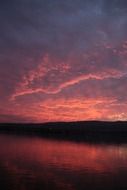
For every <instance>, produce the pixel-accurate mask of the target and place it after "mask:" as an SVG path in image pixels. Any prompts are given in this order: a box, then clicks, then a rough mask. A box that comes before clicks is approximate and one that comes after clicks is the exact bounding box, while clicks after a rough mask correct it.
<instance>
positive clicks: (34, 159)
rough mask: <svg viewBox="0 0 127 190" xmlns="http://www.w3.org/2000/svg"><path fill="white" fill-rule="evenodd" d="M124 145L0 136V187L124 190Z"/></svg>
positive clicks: (126, 165)
mask: <svg viewBox="0 0 127 190" xmlns="http://www.w3.org/2000/svg"><path fill="white" fill-rule="evenodd" d="M126 177H127V145H125V144H124V145H106V144H89V143H75V142H71V141H70V142H69V141H57V140H50V139H43V138H39V137H23V136H16V135H15V136H14V135H0V186H1V187H3V188H2V189H4V190H6V189H10V190H29V189H30V190H33V189H35V190H38V189H41V190H47V189H48V190H72V189H73V190H80V189H81V190H85V189H89V190H91V189H92V190H93V189H101V190H102V189H106V190H108V189H109V188H110V189H115V190H116V189H119V190H123V189H127V179H126Z"/></svg>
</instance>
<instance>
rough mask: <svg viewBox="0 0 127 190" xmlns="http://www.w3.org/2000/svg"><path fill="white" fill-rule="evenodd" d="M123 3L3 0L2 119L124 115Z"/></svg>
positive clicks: (126, 8)
mask: <svg viewBox="0 0 127 190" xmlns="http://www.w3.org/2000/svg"><path fill="white" fill-rule="evenodd" d="M126 89H127V1H126V0H94V1H93V0H36V1H35V0H11V1H10V0H1V1H0V122H49V121H77V120H107V121H115V120H127V95H126Z"/></svg>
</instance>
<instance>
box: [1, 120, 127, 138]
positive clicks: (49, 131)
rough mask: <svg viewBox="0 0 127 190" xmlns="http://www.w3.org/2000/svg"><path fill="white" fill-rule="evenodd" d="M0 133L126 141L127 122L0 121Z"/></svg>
mask: <svg viewBox="0 0 127 190" xmlns="http://www.w3.org/2000/svg"><path fill="white" fill-rule="evenodd" d="M0 132H1V133H3V132H4V133H5V132H6V133H13V134H19V135H20V134H24V135H40V136H46V137H50V138H58V139H73V140H93V141H109V142H110V141H127V122H126V121H116V122H106V121H78V122H50V123H38V124H33V123H27V124H24V123H1V124H0Z"/></svg>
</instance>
